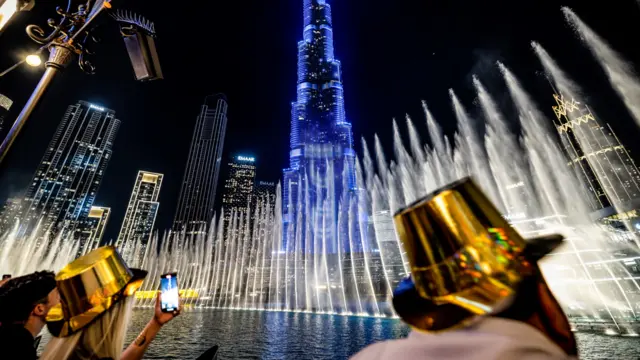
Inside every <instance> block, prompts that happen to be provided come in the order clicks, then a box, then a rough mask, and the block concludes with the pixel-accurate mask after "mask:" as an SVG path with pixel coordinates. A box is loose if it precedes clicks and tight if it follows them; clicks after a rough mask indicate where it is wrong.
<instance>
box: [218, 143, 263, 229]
mask: <svg viewBox="0 0 640 360" xmlns="http://www.w3.org/2000/svg"><path fill="white" fill-rule="evenodd" d="M255 185H256V159H255V157H253V156H246V155H238V156H234V157H233V159H232V160H231V162H229V165H228V177H227V181H226V182H225V184H224V192H223V194H222V207H223V209H224V223H225V232H227V233H228V227H229V224H230V222H231V220H232V219H233V217H234V216H236V217H237V218H238V219H239V218H240V217H242V219H243V220H244V221H245V222H246V220H247V217H248V216H249V214H248V213H247V211H248V209H250V207H251V201H252V198H253V195H254V189H255Z"/></svg>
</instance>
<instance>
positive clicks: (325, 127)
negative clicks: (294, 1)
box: [283, 0, 355, 252]
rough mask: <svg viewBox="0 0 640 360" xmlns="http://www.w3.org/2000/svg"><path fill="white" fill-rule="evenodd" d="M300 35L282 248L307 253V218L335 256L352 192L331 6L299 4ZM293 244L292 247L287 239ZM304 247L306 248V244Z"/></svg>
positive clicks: (351, 157)
mask: <svg viewBox="0 0 640 360" xmlns="http://www.w3.org/2000/svg"><path fill="white" fill-rule="evenodd" d="M303 6H304V32H303V40H301V41H300V42H298V84H297V99H296V101H295V102H293V103H292V110H291V152H290V165H289V168H288V169H285V170H284V184H283V221H284V229H283V230H284V234H283V235H284V238H285V240H284V244H283V246H284V247H285V249H283V250H302V251H310V249H309V247H310V246H311V244H310V243H309V241H308V240H307V241H305V239H307V238H309V237H310V234H309V231H308V229H301V228H300V227H301V225H302V224H308V222H309V221H313V220H312V219H310V214H311V213H314V212H315V214H316V215H320V216H319V217H317V216H316V217H315V218H322V219H323V221H322V222H323V224H312V225H313V226H311V227H312V228H313V230H312V231H313V232H314V233H315V235H316V236H323V238H325V239H327V238H328V239H332V240H329V241H328V242H327V245H326V246H327V248H326V251H327V252H335V251H336V250H337V246H338V245H337V243H336V242H335V238H336V236H335V235H337V234H338V232H340V231H348V229H346V228H345V229H338V218H339V216H340V214H339V212H340V209H344V210H345V211H346V210H348V208H349V203H351V201H348V200H349V198H350V197H351V195H353V194H354V193H355V192H354V191H353V190H355V169H354V167H355V152H354V150H353V134H352V129H351V124H350V123H349V122H348V121H347V119H346V115H345V109H344V92H343V88H342V78H341V77H342V75H341V69H340V61H338V60H337V59H336V58H335V56H334V49H333V25H332V21H331V6H330V5H329V4H328V3H327V2H326V0H303ZM292 238H295V239H298V240H296V243H297V244H298V245H296V249H292V246H291V244H290V243H291V241H290V240H289V241H288V240H287V239H292ZM307 243H309V244H307Z"/></svg>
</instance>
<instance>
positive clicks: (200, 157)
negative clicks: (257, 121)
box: [172, 94, 228, 235]
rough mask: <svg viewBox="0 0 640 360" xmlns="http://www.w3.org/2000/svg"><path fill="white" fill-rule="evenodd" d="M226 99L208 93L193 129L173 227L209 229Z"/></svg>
mask: <svg viewBox="0 0 640 360" xmlns="http://www.w3.org/2000/svg"><path fill="white" fill-rule="evenodd" d="M227 106H228V105H227V99H226V98H225V96H224V95H222V94H218V95H213V96H207V98H206V99H205V103H204V105H202V109H201V112H200V115H199V116H198V119H197V121H196V126H195V129H194V131H193V140H192V141H191V149H190V150H189V159H188V160H187V166H186V168H185V171H184V178H183V180H182V188H181V190H180V197H179V199H178V208H177V210H176V215H175V218H174V220H173V227H172V229H173V231H175V232H183V231H184V232H185V233H186V234H187V235H195V234H198V233H201V232H202V233H206V229H207V227H208V225H209V222H210V221H211V218H212V217H213V212H214V205H215V204H214V202H215V198H216V187H217V184H218V177H219V173H220V163H221V161H222V149H223V145H224V135H225V131H226V128H227Z"/></svg>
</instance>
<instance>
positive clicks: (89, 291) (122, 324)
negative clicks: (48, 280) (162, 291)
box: [40, 246, 180, 360]
mask: <svg viewBox="0 0 640 360" xmlns="http://www.w3.org/2000/svg"><path fill="white" fill-rule="evenodd" d="M146 275H147V272H146V271H143V270H138V269H130V268H129V267H128V266H127V264H126V263H125V262H124V260H123V259H122V257H120V254H118V252H117V251H116V250H115V248H113V247H111V246H106V247H102V248H99V249H96V250H94V251H92V252H90V253H88V254H86V255H84V256H82V257H80V258H78V259H76V260H74V261H73V262H72V263H70V264H68V265H67V266H65V267H64V269H62V270H61V271H60V272H59V273H58V274H57V275H56V282H57V287H58V291H59V292H60V304H59V305H58V306H57V307H55V308H53V309H52V310H51V311H49V315H48V316H47V328H48V329H49V332H50V333H51V334H52V335H53V336H54V337H53V338H52V339H51V341H49V343H48V344H47V346H46V348H45V350H44V353H43V354H42V356H41V357H40V359H41V360H66V359H73V360H76V359H77V360H85V359H86V360H94V359H95V360H98V359H105V360H106V359H114V360H115V359H121V360H133V359H142V356H143V355H144V352H145V351H146V349H147V347H148V346H149V343H151V341H152V340H153V339H154V338H155V336H156V334H157V333H158V331H159V330H160V328H161V327H162V326H163V325H164V324H166V323H167V322H169V321H171V320H172V319H173V318H174V317H176V316H177V315H179V314H180V311H176V312H174V313H164V312H162V311H161V310H160V302H159V299H156V307H155V312H154V315H153V317H152V318H151V320H150V321H149V323H148V324H147V326H146V327H145V328H144V330H142V332H141V333H140V335H138V337H137V338H136V340H135V341H134V342H133V343H132V344H131V345H129V347H127V349H126V350H125V351H124V352H123V351H122V349H123V347H124V338H125V335H126V333H127V327H128V325H129V320H130V319H131V311H132V309H133V303H134V301H135V297H134V296H133V295H134V294H135V292H136V291H137V290H138V289H139V288H140V286H141V285H142V281H143V280H144V278H145V276H146ZM158 296H159V295H158Z"/></svg>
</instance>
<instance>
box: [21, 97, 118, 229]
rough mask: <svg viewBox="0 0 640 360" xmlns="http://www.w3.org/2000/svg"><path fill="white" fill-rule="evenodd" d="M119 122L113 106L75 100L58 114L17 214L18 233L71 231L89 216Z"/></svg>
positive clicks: (109, 157)
mask: <svg viewBox="0 0 640 360" xmlns="http://www.w3.org/2000/svg"><path fill="white" fill-rule="evenodd" d="M119 126H120V120H117V119H116V118H115V112H114V111H113V110H110V109H107V108H104V107H101V106H98V105H94V104H90V103H88V102H85V101H79V102H78V103H77V104H75V105H71V106H69V108H68V109H67V112H66V113H65V114H64V117H63V118H62V122H61V123H60V125H59V126H58V129H57V131H56V132H55V134H54V136H53V139H52V140H51V142H50V143H49V147H47V150H46V151H45V154H44V157H43V158H42V161H41V162H40V165H39V166H38V169H37V170H36V173H35V175H34V177H33V180H32V181H31V184H30V186H29V188H28V190H27V192H26V196H25V197H24V200H23V201H22V204H21V206H20V210H19V211H18V212H17V214H16V215H13V214H11V215H9V219H15V218H16V217H17V218H19V219H20V221H21V224H22V227H21V231H23V232H25V233H28V232H30V231H32V230H33V229H34V226H35V225H36V224H37V223H38V222H40V221H41V223H40V229H41V230H47V231H50V232H51V235H56V234H57V233H58V232H59V231H60V230H62V229H65V232H66V231H69V232H70V233H72V232H75V230H76V229H77V227H78V226H79V224H80V222H81V221H82V220H84V219H86V218H87V216H88V215H89V210H90V209H91V206H93V202H94V200H95V198H96V195H97V193H98V188H99V187H100V183H101V182H102V177H103V176H104V172H105V170H106V168H107V164H108V163H109V160H110V159H111V152H112V147H113V141H114V139H115V137H116V133H117V132H118V128H119Z"/></svg>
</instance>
